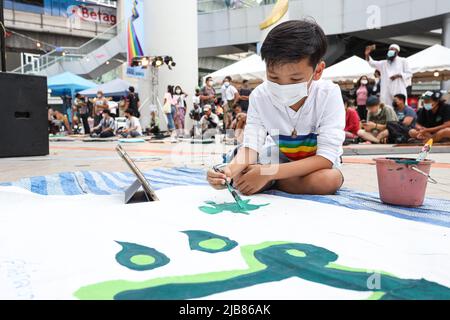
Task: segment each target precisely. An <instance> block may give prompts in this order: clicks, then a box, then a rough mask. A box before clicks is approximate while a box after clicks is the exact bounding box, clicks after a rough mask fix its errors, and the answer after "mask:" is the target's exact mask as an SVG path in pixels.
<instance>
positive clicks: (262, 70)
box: [205, 54, 266, 83]
mask: <svg viewBox="0 0 450 320" xmlns="http://www.w3.org/2000/svg"><path fill="white" fill-rule="evenodd" d="M226 76H230V77H231V78H232V79H233V81H238V82H241V81H242V80H249V81H264V80H265V79H266V64H265V63H264V61H262V60H261V57H260V56H259V55H257V54H254V55H252V56H249V57H247V58H245V59H242V60H241V61H238V62H236V63H233V64H231V65H229V66H227V67H225V68H223V69H220V70H217V71H216V72H213V73H211V74H209V75H207V76H206V77H205V78H207V77H212V78H213V80H214V82H216V83H221V82H222V80H223V79H224V78H225V77H226Z"/></svg>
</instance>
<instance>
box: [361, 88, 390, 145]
mask: <svg viewBox="0 0 450 320" xmlns="http://www.w3.org/2000/svg"><path fill="white" fill-rule="evenodd" d="M367 110H368V115H367V121H362V126H363V129H361V130H359V131H358V136H359V137H360V138H361V139H363V140H365V141H367V142H368V143H383V142H385V141H383V140H385V138H386V136H387V132H388V131H387V124H388V122H398V117H397V114H396V113H395V111H394V109H393V108H392V107H391V106H388V105H385V104H383V103H381V102H380V99H379V98H378V97H375V96H371V97H369V99H367Z"/></svg>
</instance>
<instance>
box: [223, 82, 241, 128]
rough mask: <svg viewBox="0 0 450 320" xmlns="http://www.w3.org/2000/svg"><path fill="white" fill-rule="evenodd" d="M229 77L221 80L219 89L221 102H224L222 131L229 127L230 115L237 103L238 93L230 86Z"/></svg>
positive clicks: (231, 118)
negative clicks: (221, 83)
mask: <svg viewBox="0 0 450 320" xmlns="http://www.w3.org/2000/svg"><path fill="white" fill-rule="evenodd" d="M231 81H232V79H231V77H230V76H227V77H225V79H224V80H223V85H222V88H221V91H222V92H221V93H222V100H224V101H225V103H224V105H223V129H224V130H227V129H229V128H230V127H231V122H232V120H233V117H232V113H233V109H234V106H235V105H236V104H237V103H238V102H239V91H238V90H237V89H236V87H235V86H233V85H232V84H231Z"/></svg>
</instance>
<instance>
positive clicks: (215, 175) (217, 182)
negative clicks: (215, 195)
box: [207, 167, 231, 190]
mask: <svg viewBox="0 0 450 320" xmlns="http://www.w3.org/2000/svg"><path fill="white" fill-rule="evenodd" d="M222 171H223V172H216V171H214V169H209V171H208V174H207V180H208V183H209V184H210V185H211V187H213V188H214V189H217V190H220V189H224V188H226V186H225V181H228V182H231V170H230V168H228V167H225V168H223V169H222Z"/></svg>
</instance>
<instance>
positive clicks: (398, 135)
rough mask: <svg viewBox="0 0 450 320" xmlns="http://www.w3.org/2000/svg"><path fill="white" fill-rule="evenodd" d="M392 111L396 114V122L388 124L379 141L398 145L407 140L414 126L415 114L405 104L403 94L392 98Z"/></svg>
mask: <svg viewBox="0 0 450 320" xmlns="http://www.w3.org/2000/svg"><path fill="white" fill-rule="evenodd" d="M392 106H393V107H394V111H395V113H396V114H397V118H398V122H388V123H387V129H388V131H387V132H386V131H384V132H383V135H382V137H381V140H382V141H383V140H387V142H388V143H394V144H400V143H406V142H408V140H409V138H410V137H409V131H410V130H411V129H412V128H414V127H415V126H416V120H417V114H416V112H415V111H414V109H413V108H411V107H409V106H408V105H407V104H406V97H405V95H403V94H396V95H395V97H394V104H393V105H392Z"/></svg>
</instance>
